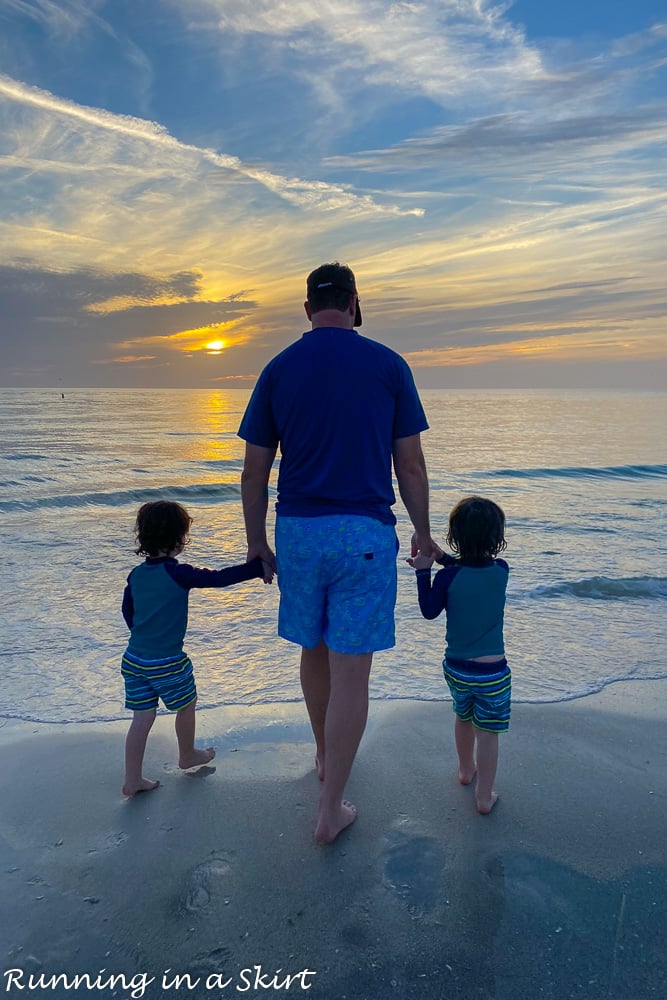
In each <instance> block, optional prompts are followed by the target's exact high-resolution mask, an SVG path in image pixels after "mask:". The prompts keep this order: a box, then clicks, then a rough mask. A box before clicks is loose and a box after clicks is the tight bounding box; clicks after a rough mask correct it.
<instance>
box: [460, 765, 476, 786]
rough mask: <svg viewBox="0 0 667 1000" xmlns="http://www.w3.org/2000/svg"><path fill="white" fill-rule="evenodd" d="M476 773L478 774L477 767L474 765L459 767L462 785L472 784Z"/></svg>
mask: <svg viewBox="0 0 667 1000" xmlns="http://www.w3.org/2000/svg"><path fill="white" fill-rule="evenodd" d="M476 774H477V768H476V767H472V768H463V767H459V782H460V783H461V784H462V785H471V784H472V780H473V778H474V777H475V775H476Z"/></svg>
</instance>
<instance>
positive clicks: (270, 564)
mask: <svg viewBox="0 0 667 1000" xmlns="http://www.w3.org/2000/svg"><path fill="white" fill-rule="evenodd" d="M257 556H259V558H260V559H261V560H262V568H263V570H264V576H263V577H262V579H263V580H264V583H273V577H274V574H275V572H276V557H275V555H274V553H273V550H272V549H271V548H269V546H268V545H261V546H257V547H256V548H249V549H248V555H247V557H246V562H251V561H252V560H253V559H256V558H257Z"/></svg>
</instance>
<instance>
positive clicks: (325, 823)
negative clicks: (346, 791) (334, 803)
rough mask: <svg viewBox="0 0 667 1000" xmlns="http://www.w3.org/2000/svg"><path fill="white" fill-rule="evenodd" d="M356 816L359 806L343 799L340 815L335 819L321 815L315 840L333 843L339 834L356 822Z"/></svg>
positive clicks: (321, 842) (322, 842)
mask: <svg viewBox="0 0 667 1000" xmlns="http://www.w3.org/2000/svg"><path fill="white" fill-rule="evenodd" d="M356 818H357V807H356V806H355V805H353V804H352V803H351V802H348V801H347V799H343V801H342V802H341V804H340V811H339V813H338V816H336V817H334V818H333V819H330V818H329V817H328V816H327V817H324V816H320V818H319V819H318V821H317V826H316V827H315V840H316V841H317V842H318V844H332V843H333V842H334V840H335V839H336V837H337V836H338V834H339V833H342V832H343V830H344V829H345V828H346V827H348V826H350V825H351V824H352V823H354V821H355V819H356Z"/></svg>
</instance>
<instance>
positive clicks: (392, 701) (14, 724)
mask: <svg viewBox="0 0 667 1000" xmlns="http://www.w3.org/2000/svg"><path fill="white" fill-rule="evenodd" d="M665 681H667V674H665V675H664V676H660V677H615V678H614V679H613V680H608V681H605V682H604V683H603V685H602V687H600V688H595V689H593V690H590V691H578V692H573V693H570V694H566V695H562V696H561V697H559V698H554V699H541V700H539V701H530V700H529V699H527V698H513V699H512V706H513V707H514V706H518V705H522V706H533V707H535V708H548V707H549V706H552V705H553V706H557V705H568V704H571V703H572V702H578V701H582V700H586V699H588V698H595V697H597V696H604V693H605V692H606V691H610V690H611V689H613V688H614V687H616V685H623V684H630V685H635V684H637V685H642V684H660V683H663V682H665ZM369 703H370V706H371V710H372V709H373V708H374V706H382V705H387V706H391V705H443V704H444V705H449V706H451V704H452V698H451V695H449V694H443V695H442V697H438V698H415V697H414V696H411V695H405V696H398V697H394V698H379V697H378V698H373V697H372V696H371V697H370V699H369ZM299 705H302V699H301V698H300V697H299V698H294V699H293V700H291V701H277V702H275V701H270V702H256V703H255V704H253V705H245V704H241V703H238V702H225V704H224V705H211V706H206V705H201V706H199V707H198V708H197V719H198V720H201V718H202V717H203V716H204V714H208V713H220V714H221V716H222V717H223V718H224V716H226V715H227V714H228V713H230V712H236V713H240V714H244V713H255V712H260V713H261V712H263V711H266V712H268V713H271V712H273V711H275V710H278V709H279V708H281V707H282V708H285V709H287V710H290V709H293V708H298V706H299ZM123 711H124V713H125V714H124V715H122V716H120V715H119V716H117V717H115V718H106V719H95V718H92V719H67V720H64V721H63V720H58V721H54V720H49V719H26V718H22V717H14V716H10V715H2V714H0V743H1V742H2V739H3V735H4V734H5V733H6V734H7V735H12V736H14V735H15V733H16V731H18V730H20V729H21V727H26V726H27V727H32V728H33V729H35V727H38V728H39V727H45V728H52V729H56V730H57V729H65V728H67V727H75V726H82V727H90V726H93V727H94V726H114V725H120V726H127V725H129V721H130V713H129V712H127V711H125V710H123ZM169 714H170V713H169V712H168V711H167V710H166V709H165V708H164V706H163V705H162V704H160V706H159V708H158V718H166V717H168V716H169ZM35 731H37V729H35Z"/></svg>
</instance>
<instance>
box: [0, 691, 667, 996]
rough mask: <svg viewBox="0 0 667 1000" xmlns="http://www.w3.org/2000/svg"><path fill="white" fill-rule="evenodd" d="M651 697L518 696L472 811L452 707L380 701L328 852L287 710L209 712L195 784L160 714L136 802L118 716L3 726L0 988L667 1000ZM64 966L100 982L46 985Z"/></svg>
mask: <svg viewBox="0 0 667 1000" xmlns="http://www.w3.org/2000/svg"><path fill="white" fill-rule="evenodd" d="M666 693H667V682H665V681H656V682H652V681H645V682H624V683H617V684H614V685H611V686H609V687H608V688H607V689H605V691H604V692H602V693H601V694H599V695H593V696H589V697H587V698H582V699H579V700H577V701H572V702H569V703H564V704H550V705H515V706H514V709H513V716H512V724H511V728H510V732H509V733H508V734H507V736H504V737H501V758H500V767H499V774H498V782H497V787H498V791H499V793H500V796H501V798H500V801H499V803H498V804H497V806H496V808H495V809H494V811H493V812H492V813H491V815H490V816H486V817H482V816H479V815H477V813H476V812H475V809H474V800H473V792H472V788H470V787H469V788H464V787H462V786H460V785H459V784H458V782H457V780H456V760H455V753H454V747H453V739H452V712H451V704H450V703H448V702H441V703H415V702H394V703H386V702H373V703H372V705H371V714H370V720H369V725H368V729H367V732H366V735H365V737H364V741H363V743H362V747H361V750H360V753H359V756H358V758H357V762H356V764H355V767H354V770H353V773H352V777H351V779H350V782H349V785H348V791H347V794H348V795H349V798H351V799H352V801H354V802H355V803H357V805H358V807H359V818H358V820H357V822H356V823H355V824H354V825H353V826H352V827H351V828H350V829H349V830H348V831H346V832H345V833H344V834H342V835H341V836H340V837H339V839H338V840H337V841H336V843H335V844H334V845H332V846H330V847H319V846H317V845H316V844H315V842H314V840H313V838H312V828H313V821H314V816H315V807H316V803H317V796H318V788H319V783H318V781H317V778H316V775H315V771H314V767H313V747H312V743H311V738H310V731H309V727H308V725H307V722H306V717H305V710H304V708H303V706H301V705H287V706H285V705H281V706H263V707H261V708H254V709H239V708H234V709H224V710H217V709H216V710H211V711H201V712H200V713H199V715H198V727H199V730H198V736H199V739H198V743H199V745H201V746H205V745H213V746H215V748H216V750H217V757H216V759H215V761H214V762H213V764H214V767H208V768H203V769H202V770H201V771H200V772H199V773H197V772H190V773H184V772H179V771H178V769H177V767H176V766H175V740H174V736H173V725H172V720H171V719H170V718H169V717H168V716H160V717H159V718H158V721H157V723H156V725H155V727H154V730H153V733H152V735H151V738H150V740H149V745H148V751H147V757H146V766H145V774H146V776H148V777H154V778H159V779H160V781H161V786H160V788H159V789H157V790H156V791H155V792H151V793H148V794H144V795H140V796H137V797H136V798H135V799H132V800H125V799H123V798H122V797H121V795H120V791H119V789H120V785H121V781H122V773H121V772H122V753H123V739H124V734H125V730H126V725H125V724H124V723H123V724H118V723H112V724H108V725H93V724H91V725H72V726H41V725H31V724H26V723H22V724H13V723H7V724H6V725H5V726H4V727H3V728H2V729H0V750H1V752H2V760H3V767H2V772H1V774H0V786H1V792H0V794H1V799H0V801H1V802H2V806H1V818H0V873H1V878H2V892H1V894H0V927H1V928H2V945H1V952H0V954H1V955H2V962H1V963H0V969H1V973H2V978H0V993H2V994H3V995H8V996H14V997H23V998H24V1000H25V998H26V997H28V996H36V995H43V996H49V997H52V998H60V997H63V998H64V997H67V998H69V1000H72V998H73V997H77V996H101V997H104V996H116V997H119V998H122V997H129V996H135V997H136V996H146V997H151V998H152V997H161V996H176V995H177V996H178V997H181V998H182V997H197V998H204V997H210V998H219V997H225V998H226V997H231V996H243V995H245V996H251V997H257V996H265V997H271V996H285V995H289V996H295V995H296V996H308V997H310V998H313V1000H316V998H323V1000H345V998H349V1000H366V998H367V1000H376V998H377V1000H380V998H382V1000H384V998H396V1000H412V998H415V1000H417V998H419V1000H436V998H437V1000H477V998H483V1000H486V998H494V1000H538V998H553V1000H567V998H570V997H572V998H574V997H576V998H585V1000H598V998H600V1000H602V998H604V1000H610V998H611V1000H644V998H655V1000H663V998H665V997H666V996H667V981H666V978H665V940H667V857H666V855H667V836H666V820H667V808H666V803H667V741H666V740H665V718H664V716H665V712H664V706H665V695H666ZM11 970H17V971H14V972H11ZM18 970H20V975H19V971H18ZM100 970H105V971H104V972H102V973H100ZM167 970H170V971H167ZM277 970H280V971H277ZM306 970H308V971H306ZM60 972H67V973H68V974H70V977H72V976H74V975H75V974H79V975H83V974H84V973H87V974H88V975H89V977H90V982H91V983H95V981H97V985H98V986H99V987H101V988H99V989H93V990H89V989H88V988H87V986H88V982H87V981H86V980H85V979H82V980H80V981H79V984H78V988H76V983H72V982H70V984H69V986H67V985H66V984H64V982H63V981H61V982H60V984H59V985H57V986H56V988H55V989H45V988H41V987H40V983H41V984H44V983H48V977H49V976H51V975H54V974H55V973H60ZM40 974H42V976H43V977H44V978H42V979H41V980H40V979H39V976H40ZM111 974H114V975H117V976H119V977H120V976H121V974H122V975H123V976H124V980H123V979H122V978H118V979H117V980H116V982H115V983H114V984H113V986H114V988H112V984H111V983H110V984H109V985H108V986H106V985H105V983H107V982H109V977H110V975H111ZM31 975H32V977H33V979H32V981H31V980H30V978H29V977H30V976H31ZM176 975H181V976H186V975H187V976H189V980H188V979H184V980H182V982H181V985H180V988H179V989H178V990H177V989H176V986H175V983H174V977H175V976H176ZM142 976H143V977H144V978H142ZM163 976H164V977H165V979H164V980H163ZM288 976H290V977H292V978H291V979H290V980H288V979H287V977H288ZM96 977H98V978H97V980H96ZM149 980H150V981H149ZM195 981H197V982H196V984H195ZM170 984H172V985H170ZM223 984H224V985H223ZM21 985H23V986H24V989H23V990H21V989H19V987H20V986H21ZM31 985H32V987H33V988H32V989H31Z"/></svg>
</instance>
